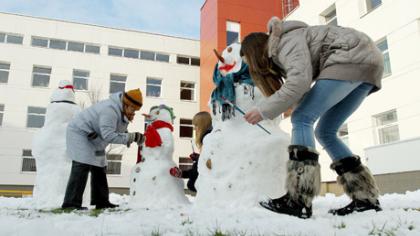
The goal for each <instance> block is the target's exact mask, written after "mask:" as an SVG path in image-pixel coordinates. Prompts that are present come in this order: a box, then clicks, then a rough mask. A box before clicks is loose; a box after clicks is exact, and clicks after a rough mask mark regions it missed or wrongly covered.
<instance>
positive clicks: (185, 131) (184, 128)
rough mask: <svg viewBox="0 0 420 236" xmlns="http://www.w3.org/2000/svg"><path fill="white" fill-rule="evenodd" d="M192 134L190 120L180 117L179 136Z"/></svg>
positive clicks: (186, 136) (188, 136) (184, 136)
mask: <svg viewBox="0 0 420 236" xmlns="http://www.w3.org/2000/svg"><path fill="white" fill-rule="evenodd" d="M192 136H193V127H192V120H188V119H180V126H179V137H181V138H192Z"/></svg>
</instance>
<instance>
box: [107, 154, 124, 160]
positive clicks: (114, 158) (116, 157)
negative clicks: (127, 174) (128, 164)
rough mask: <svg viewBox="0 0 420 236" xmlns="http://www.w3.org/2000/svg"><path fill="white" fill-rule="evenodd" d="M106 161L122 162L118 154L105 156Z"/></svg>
mask: <svg viewBox="0 0 420 236" xmlns="http://www.w3.org/2000/svg"><path fill="white" fill-rule="evenodd" d="M106 159H107V160H108V161H121V160H122V155H119V154H107V155H106Z"/></svg>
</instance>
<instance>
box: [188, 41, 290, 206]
mask: <svg viewBox="0 0 420 236" xmlns="http://www.w3.org/2000/svg"><path fill="white" fill-rule="evenodd" d="M230 47H231V50H230V52H228V51H229V50H227V49H225V51H224V52H223V54H222V56H223V58H224V61H225V63H231V64H230V66H229V65H228V66H226V65H225V63H221V62H219V66H218V67H219V68H221V67H222V68H224V67H225V68H232V69H231V70H230V71H225V72H224V71H220V72H221V74H223V73H225V75H226V74H229V73H235V72H237V71H238V70H239V68H240V64H241V63H242V60H241V58H240V56H239V50H240V45H239V44H234V45H231V46H230ZM232 65H234V66H232ZM234 86H235V95H236V99H235V104H236V106H237V107H238V108H240V109H241V110H243V111H244V112H246V111H248V110H250V109H251V108H253V107H255V106H257V105H258V103H260V102H261V101H263V100H264V99H266V98H265V97H264V96H263V95H262V93H261V92H260V90H259V89H258V88H257V87H254V86H252V85H249V84H243V83H242V84H240V83H235V85H234ZM212 108H213V109H217V110H216V111H215V112H213V114H214V115H213V120H212V122H213V131H212V132H211V133H210V134H208V135H207V136H206V138H205V139H204V142H203V147H202V151H201V155H200V160H199V163H198V172H199V177H198V180H197V182H196V187H197V196H196V200H195V204H196V205H197V206H206V205H214V206H220V207H228V206H232V207H245V208H247V207H252V206H257V205H258V201H260V200H262V199H264V198H266V197H275V196H279V195H282V194H284V193H285V190H284V180H285V178H286V162H287V159H288V156H287V146H288V144H289V142H290V141H289V140H290V139H289V135H288V134H286V133H285V132H284V131H282V130H281V129H280V127H279V123H280V118H278V119H275V120H269V121H262V122H260V125H262V126H263V127H264V128H265V129H267V130H268V131H269V132H270V133H271V134H268V133H266V132H265V131H264V130H262V129H261V128H259V127H258V126H256V125H250V124H249V123H247V122H246V121H245V119H244V118H243V115H242V114H241V113H240V112H239V111H238V110H235V115H234V116H231V117H230V118H229V119H225V120H224V121H222V119H221V113H220V112H219V111H220V110H221V108H220V106H219V105H218V106H212ZM209 163H210V164H209Z"/></svg>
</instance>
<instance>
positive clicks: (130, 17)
mask: <svg viewBox="0 0 420 236" xmlns="http://www.w3.org/2000/svg"><path fill="white" fill-rule="evenodd" d="M204 1H205V0H0V12H7V13H15V14H22V15H30V16H38V17H45V18H52V19H60V20H68V21H74V22H80V23H88V24H95V25H102V26H108V27H115V28H122V29H134V30H139V31H145V32H152V33H160V34H165V35H172V36H179V37H185V38H192V39H199V37H200V8H201V6H202V5H203V3H204Z"/></svg>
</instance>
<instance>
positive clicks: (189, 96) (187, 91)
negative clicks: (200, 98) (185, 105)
mask: <svg viewBox="0 0 420 236" xmlns="http://www.w3.org/2000/svg"><path fill="white" fill-rule="evenodd" d="M194 90H195V84H194V83H193V82H182V81H181V93H180V99H181V100H189V101H194V100H195V98H194V95H195V94H194Z"/></svg>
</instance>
